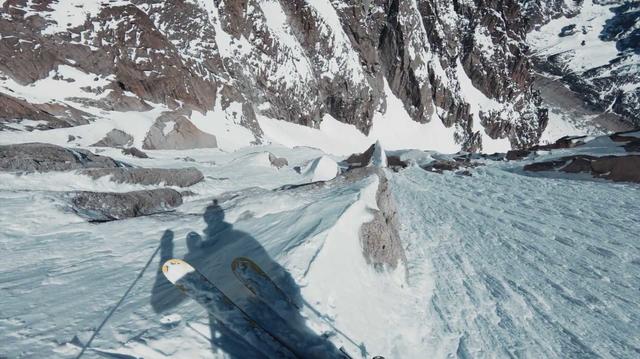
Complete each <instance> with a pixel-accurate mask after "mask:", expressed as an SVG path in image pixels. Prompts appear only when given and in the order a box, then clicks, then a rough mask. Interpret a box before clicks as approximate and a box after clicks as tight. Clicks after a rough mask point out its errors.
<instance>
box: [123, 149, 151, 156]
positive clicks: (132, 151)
mask: <svg viewBox="0 0 640 359" xmlns="http://www.w3.org/2000/svg"><path fill="white" fill-rule="evenodd" d="M122 154H123V155H127V156H133V157H137V158H149V155H147V154H146V153H144V152H143V151H141V150H139V149H137V148H135V147H129V148H123V149H122Z"/></svg>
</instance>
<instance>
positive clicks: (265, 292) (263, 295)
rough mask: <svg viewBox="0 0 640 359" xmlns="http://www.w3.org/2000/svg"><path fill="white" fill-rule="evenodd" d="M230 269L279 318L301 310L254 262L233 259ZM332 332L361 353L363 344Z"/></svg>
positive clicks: (347, 357) (342, 350)
mask: <svg viewBox="0 0 640 359" xmlns="http://www.w3.org/2000/svg"><path fill="white" fill-rule="evenodd" d="M231 269H232V271H233V274H234V275H235V276H236V278H238V280H239V281H240V282H241V283H242V284H243V285H244V286H245V287H246V288H247V289H249V291H251V292H252V293H253V294H254V295H255V296H256V297H257V298H259V299H260V300H261V301H262V302H264V303H265V304H266V305H267V306H268V307H270V308H271V309H272V310H273V311H274V312H276V313H277V315H279V316H280V317H281V318H283V319H284V320H287V319H288V318H293V317H294V316H295V315H299V311H300V309H301V308H300V307H299V306H298V305H296V304H295V302H294V300H293V299H291V297H289V296H288V295H287V294H286V293H285V292H284V291H283V290H282V289H281V288H280V287H278V285H277V284H276V283H275V282H274V281H273V279H271V277H270V276H269V275H268V274H267V273H266V272H265V271H263V270H262V268H260V266H258V265H257V264H256V263H255V262H254V261H252V260H251V259H249V258H246V257H238V258H235V259H234V260H233V262H232V263H231ZM314 314H316V315H317V316H318V318H320V319H322V320H325V319H324V318H322V316H321V315H320V314H319V313H315V312H314ZM325 321H326V320H325ZM329 324H330V323H329ZM334 330H336V332H338V333H340V334H341V335H342V336H343V337H344V338H345V339H347V340H348V341H350V342H351V343H352V344H354V345H355V346H356V347H358V348H360V349H361V351H363V350H362V347H363V344H360V345H359V344H357V343H355V342H354V341H352V340H351V339H350V338H349V337H347V336H346V335H345V334H344V333H342V332H340V331H339V330H337V329H336V328H334ZM339 352H340V353H339V354H338V355H336V356H337V357H341V358H345V359H352V357H351V356H350V355H349V353H347V351H346V349H345V348H344V347H340V348H339ZM363 357H364V358H366V350H364V351H363Z"/></svg>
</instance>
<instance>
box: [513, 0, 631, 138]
mask: <svg viewBox="0 0 640 359" xmlns="http://www.w3.org/2000/svg"><path fill="white" fill-rule="evenodd" d="M535 3H536V2H530V4H529V3H527V4H526V5H525V6H526V7H527V6H528V11H530V12H531V13H532V14H535V13H543V14H548V15H547V17H542V18H541V19H540V21H539V22H538V25H537V26H536V27H535V30H534V31H532V32H530V33H529V34H528V36H527V40H528V43H529V44H530V45H531V50H532V53H533V55H534V58H535V59H536V60H535V61H536V64H537V66H536V68H537V70H538V71H539V72H540V74H541V75H542V76H544V78H545V79H544V80H543V82H545V84H543V85H542V87H543V89H542V91H543V92H545V90H546V92H548V93H549V94H548V96H547V97H549V98H550V101H549V102H550V103H549V104H548V105H549V107H550V108H551V112H552V113H551V114H550V117H551V121H552V122H553V118H554V117H558V115H560V116H562V115H561V113H565V114H566V113H571V115H570V116H565V118H566V120H568V122H569V123H570V124H572V125H574V126H577V127H578V129H579V130H581V131H582V132H585V131H586V132H589V130H593V129H594V128H595V129H599V130H600V131H602V130H604V131H605V132H606V131H607V130H614V131H615V130H622V129H624V128H625V127H626V128H633V127H634V126H635V127H637V126H640V28H639V24H640V2H638V1H599V0H585V1H565V2H564V3H563V2H558V3H556V4H555V7H547V8H543V9H541V8H539V7H536V5H535ZM538 6H539V5H538ZM534 17H535V16H534ZM540 24H544V25H543V26H539V25H540ZM549 82H557V83H559V84H562V87H567V88H568V89H569V91H566V90H563V89H562V87H561V86H549ZM572 94H574V95H576V97H577V100H578V101H574V100H572V99H571V97H572V96H571V95H572ZM543 97H545V96H544V94H543ZM554 97H556V98H557V97H560V99H559V100H557V99H554ZM584 103H586V106H585V105H584ZM554 109H555V110H556V111H554ZM553 112H556V114H553ZM574 134H575V133H574Z"/></svg>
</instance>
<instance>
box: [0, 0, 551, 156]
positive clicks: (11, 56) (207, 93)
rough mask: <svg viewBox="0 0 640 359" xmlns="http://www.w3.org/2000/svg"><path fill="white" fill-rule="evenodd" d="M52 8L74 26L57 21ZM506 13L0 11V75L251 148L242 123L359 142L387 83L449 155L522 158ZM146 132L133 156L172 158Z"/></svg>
mask: <svg viewBox="0 0 640 359" xmlns="http://www.w3.org/2000/svg"><path fill="white" fill-rule="evenodd" d="M64 6H71V7H76V8H77V9H75V10H77V11H84V13H85V14H86V18H75V17H74V18H73V19H69V20H68V21H65V20H63V19H65V15H64V11H63V10H61V9H64ZM75 10H74V11H75ZM520 10H521V8H520V7H519V3H518V1H516V0H509V1H488V2H482V3H474V2H455V3H451V2H449V1H444V0H418V1H415V2H414V1H399V0H370V1H366V2H362V1H355V0H348V1H336V0H319V1H313V2H307V1H301V0H293V1H276V0H268V1H258V0H221V1H215V2H212V1H204V0H195V1H186V0H178V1H171V2H162V3H158V2H156V1H151V0H129V1H121V2H116V3H108V2H105V3H101V5H99V6H98V5H97V6H93V5H92V4H89V3H87V2H82V1H79V0H69V1H67V2H56V1H53V0H44V1H39V2H37V3H33V2H30V1H27V0H7V1H5V2H3V4H2V8H1V11H2V16H1V17H0V35H2V38H1V40H0V75H2V76H4V77H5V79H6V80H5V82H6V83H7V84H10V85H11V84H13V82H15V83H18V84H20V85H28V84H33V83H34V82H38V81H39V80H43V79H49V78H52V76H53V77H55V76H58V78H59V79H64V80H65V81H78V82H79V87H81V92H80V93H74V94H73V95H72V96H68V97H65V96H61V97H62V99H59V100H57V101H58V102H61V101H62V102H64V103H65V104H66V105H67V106H70V107H71V108H73V109H77V108H78V107H80V106H90V107H94V108H96V109H100V110H104V111H126V110H130V111H146V110H148V109H150V108H151V107H153V106H156V105H157V104H161V105H163V106H165V107H168V108H169V109H173V110H180V111H181V113H183V114H184V116H185V121H188V120H189V117H190V116H191V115H192V114H193V113H195V112H198V113H206V112H210V111H214V113H215V114H216V116H218V115H219V116H220V117H221V121H226V122H225V123H227V124H228V125H229V126H232V125H239V126H243V127H246V128H248V129H250V130H251V133H253V135H254V139H253V140H251V141H249V142H260V141H261V139H262V132H261V129H260V126H259V124H258V122H257V120H256V113H259V114H261V115H263V116H267V117H271V118H276V119H282V120H286V121H289V122H294V123H298V124H303V125H307V126H313V127H316V126H318V125H319V123H320V121H321V119H322V118H323V116H324V115H325V114H330V115H331V116H333V117H334V118H336V119H338V120H339V121H342V122H344V123H348V124H352V125H354V126H355V127H356V128H358V129H359V130H360V131H362V132H364V133H368V132H369V130H370V129H371V126H372V124H373V119H374V116H375V114H376V113H378V112H384V111H385V108H386V101H385V100H386V97H387V95H388V93H387V91H386V90H385V86H386V85H385V83H388V86H389V89H390V90H389V91H390V92H391V93H392V94H393V95H395V96H397V97H398V98H399V99H400V100H401V101H402V102H403V104H404V107H405V109H406V111H407V113H408V114H409V115H410V116H411V117H412V118H413V119H414V120H415V121H418V122H421V123H426V122H429V121H442V122H443V123H444V124H445V125H446V126H447V127H453V128H455V139H456V141H457V142H458V143H459V144H460V145H461V146H462V148H463V149H466V150H473V151H476V150H480V149H482V142H483V141H487V140H488V139H490V138H505V137H507V138H508V139H509V141H510V142H511V144H512V145H513V146H514V147H527V146H531V145H533V144H535V143H537V140H538V138H539V136H540V134H541V131H542V129H543V128H544V126H545V124H546V115H545V113H544V111H541V110H540V106H539V105H540V104H539V101H538V96H537V94H536V93H535V91H533V90H532V89H531V83H532V77H531V74H530V63H529V60H528V59H527V58H526V56H523V54H524V50H523V49H524V34H525V31H526V26H525V25H526V23H525V21H524V20H523V17H522V16H521V12H520ZM56 21H57V22H60V23H57V22H56ZM61 68H62V69H64V70H65V71H67V72H74V71H75V72H78V73H79V74H81V76H82V77H86V79H83V80H82V81H79V80H78V79H75V78H73V76H67V75H65V73H64V71H60V69H61ZM80 83H81V84H80ZM11 86H14V85H11ZM14 87H15V86H14ZM1 91H2V92H4V91H5V90H4V89H3V90H1ZM478 93H479V94H481V96H480V97H486V100H484V99H479V97H478ZM27 97H28V96H27ZM24 101H27V102H29V101H31V100H29V99H26V98H25V99H24ZM30 103H31V102H30ZM31 104H32V105H33V103H31ZM487 104H489V105H487ZM95 112H96V113H99V111H95ZM26 116H27V117H34V118H35V117H37V113H30V114H27V115H26ZM54 116H55V114H54ZM182 122H184V121H182ZM184 123H187V122H184ZM185 126H187V125H185ZM158 127H161V125H159V124H158V126H155V125H154V126H153V128H152V130H151V131H152V132H154V134H150V136H151V137H152V138H148V141H147V142H146V143H147V146H146V147H145V148H169V147H171V146H177V147H180V148H184V147H185V146H184V145H182V144H180V141H181V140H178V139H172V140H161V139H160V138H162V136H159V134H158V130H159V128H158ZM213 135H214V136H226V135H227V133H226V132H219V133H213ZM200 137H202V136H200ZM205 142H206V143H207V146H210V145H211V144H212V141H211V140H210V139H207V140H206V141H205ZM218 142H219V141H218ZM200 145H202V144H200Z"/></svg>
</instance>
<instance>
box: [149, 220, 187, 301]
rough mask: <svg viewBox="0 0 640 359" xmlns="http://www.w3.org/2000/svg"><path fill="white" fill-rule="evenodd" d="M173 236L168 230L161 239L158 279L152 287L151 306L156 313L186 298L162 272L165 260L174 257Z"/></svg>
mask: <svg viewBox="0 0 640 359" xmlns="http://www.w3.org/2000/svg"><path fill="white" fill-rule="evenodd" d="M173 237H174V234H173V231H171V230H166V231H165V232H164V234H163V235H162V238H161V239H160V262H159V264H158V270H157V272H156V279H155V282H154V283H153V288H152V289H151V307H152V308H153V311H154V312H156V313H162V312H164V311H166V310H169V309H171V308H173V307H175V306H176V305H178V304H180V302H182V301H183V300H184V298H185V297H184V295H183V294H182V293H180V291H179V290H178V289H177V288H176V287H175V286H174V285H173V284H171V282H169V281H168V280H167V278H165V276H164V274H163V273H162V265H163V264H164V262H166V261H168V260H169V259H172V258H173Z"/></svg>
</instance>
